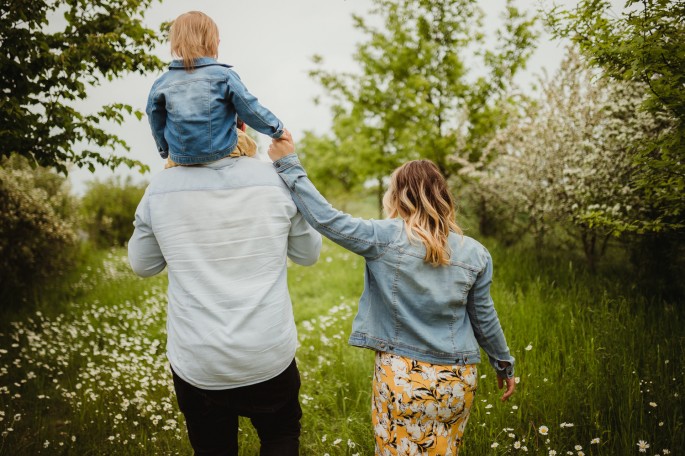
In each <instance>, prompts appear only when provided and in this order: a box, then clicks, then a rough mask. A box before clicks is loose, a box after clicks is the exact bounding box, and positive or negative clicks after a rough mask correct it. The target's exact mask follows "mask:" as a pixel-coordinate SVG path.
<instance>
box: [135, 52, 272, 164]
mask: <svg viewBox="0 0 685 456" xmlns="http://www.w3.org/2000/svg"><path fill="white" fill-rule="evenodd" d="M230 68H231V66H230V65H225V64H222V63H218V62H217V61H216V60H215V59H212V58H209V57H202V58H199V59H195V69H194V70H193V71H192V72H188V71H186V70H185V68H184V67H183V62H182V61H181V60H174V61H173V62H172V63H171V65H169V71H167V72H166V73H164V74H163V75H162V76H161V77H160V78H159V79H157V81H155V83H154V84H153V85H152V89H151V90H150V96H149V97H148V102H147V108H146V110H145V111H146V112H147V116H148V120H149V121H150V127H151V128H152V135H153V136H154V138H155V142H156V143H157V150H158V151H159V154H160V155H161V156H162V158H167V157H168V156H169V155H171V159H172V160H173V161H175V162H176V163H178V164H181V165H189V164H198V163H207V162H211V161H215V160H219V159H220V158H223V157H225V156H227V155H228V154H230V153H231V152H232V151H233V149H235V146H236V144H237V143H238V135H237V132H236V114H237V115H238V116H239V117H240V118H241V119H242V120H243V121H245V123H246V124H248V125H249V126H250V127H252V128H254V129H255V130H257V131H258V132H260V133H263V134H265V135H269V136H271V137H272V138H279V137H280V136H281V135H282V134H283V123H281V121H280V120H278V118H277V117H276V116H275V115H274V114H273V113H272V112H271V111H269V110H268V109H266V108H265V107H264V106H262V105H261V104H260V103H259V101H258V100H257V98H255V97H254V95H252V94H251V93H250V92H248V90H247V88H246V87H245V85H244V84H243V83H242V81H241V80H240V77H239V76H238V74H237V73H236V72H235V71H233V70H231V69H230Z"/></svg>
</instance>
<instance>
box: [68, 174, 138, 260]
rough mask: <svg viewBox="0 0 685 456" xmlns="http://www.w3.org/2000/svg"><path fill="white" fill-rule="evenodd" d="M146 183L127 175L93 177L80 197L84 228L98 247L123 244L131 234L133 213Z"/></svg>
mask: <svg viewBox="0 0 685 456" xmlns="http://www.w3.org/2000/svg"><path fill="white" fill-rule="evenodd" d="M145 187H147V184H146V183H138V184H135V183H133V181H132V179H131V178H130V177H127V178H126V179H123V180H122V179H120V178H117V177H111V178H109V179H107V180H105V181H102V182H101V181H97V180H96V181H93V182H90V183H89V184H88V191H87V192H86V194H85V195H84V197H83V199H82V200H81V213H82V215H83V220H84V228H85V230H86V233H87V234H88V237H89V239H90V240H91V241H92V242H93V243H94V244H95V245H96V246H98V247H111V246H123V245H124V244H125V243H126V242H127V241H128V240H129V238H130V237H131V234H133V216H134V214H135V211H136V207H137V206H138V203H139V202H140V199H141V198H142V197H143V194H144V193H145Z"/></svg>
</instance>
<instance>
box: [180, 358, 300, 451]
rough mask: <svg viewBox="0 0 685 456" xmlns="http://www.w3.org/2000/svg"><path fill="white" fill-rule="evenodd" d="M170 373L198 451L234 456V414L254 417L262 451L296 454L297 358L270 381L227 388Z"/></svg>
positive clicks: (235, 431)
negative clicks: (201, 385)
mask: <svg viewBox="0 0 685 456" xmlns="http://www.w3.org/2000/svg"><path fill="white" fill-rule="evenodd" d="M172 372H173V370H172ZM173 376H174V388H175V389H176V399H177V400H178V406H179V407H180V409H181V412H183V415H185V418H186V426H187V427H188V437H189V438H190V444H191V445H192V447H193V450H195V454H196V455H197V456H219V455H221V456H235V455H237V454H238V416H246V417H248V418H250V420H251V421H252V425H253V426H254V427H255V429H256V430H257V434H258V435H259V440H260V442H261V448H260V451H259V454H260V455H261V456H271V455H273V456H291V455H292V456H297V454H298V451H299V446H300V440H299V439H300V418H301V417H302V409H301V408H300V401H299V390H300V372H299V371H298V370H297V365H296V364H295V360H293V362H292V363H291V364H290V366H288V368H287V369H286V370H285V371H284V372H283V373H281V374H279V375H278V376H276V377H274V378H272V379H270V380H267V381H265V382H262V383H257V384H256V385H249V386H243V387H240V388H233V389H227V390H218V391H213V390H203V389H200V388H196V387H194V386H192V385H190V384H188V383H187V382H185V381H184V380H182V379H181V378H180V377H179V376H178V375H176V373H175V372H173Z"/></svg>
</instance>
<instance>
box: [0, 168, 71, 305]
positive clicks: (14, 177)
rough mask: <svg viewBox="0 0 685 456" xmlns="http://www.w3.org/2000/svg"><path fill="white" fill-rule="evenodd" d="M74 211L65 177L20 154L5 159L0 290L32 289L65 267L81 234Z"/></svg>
mask: <svg viewBox="0 0 685 456" xmlns="http://www.w3.org/2000/svg"><path fill="white" fill-rule="evenodd" d="M74 209H75V199H74V198H73V197H72V196H71V195H70V193H69V187H68V185H67V182H66V179H65V178H64V177H63V176H60V175H57V174H56V173H54V172H53V171H51V170H49V169H46V168H41V167H36V168H32V167H31V166H29V163H28V161H27V160H26V159H24V158H21V157H19V156H11V157H9V158H7V159H3V160H2V161H0V294H2V295H7V296H10V295H11V294H13V293H15V292H17V291H30V289H31V288H32V287H34V286H36V285H37V283H38V282H39V281H41V280H42V279H45V278H46V277H49V276H53V275H59V274H61V273H62V272H63V271H65V270H66V268H65V265H67V264H69V263H71V261H72V260H73V258H74V255H73V253H74V251H75V249H74V246H75V244H76V238H77V236H76V231H75V228H74V227H75V226H76V217H75V215H74V214H76V211H75V210H74ZM5 301H6V300H4V299H3V302H5Z"/></svg>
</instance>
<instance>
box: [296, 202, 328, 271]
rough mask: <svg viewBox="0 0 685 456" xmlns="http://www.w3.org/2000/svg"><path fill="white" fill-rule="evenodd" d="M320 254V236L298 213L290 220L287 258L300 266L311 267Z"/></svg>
mask: <svg viewBox="0 0 685 456" xmlns="http://www.w3.org/2000/svg"><path fill="white" fill-rule="evenodd" d="M320 253H321V235H320V234H319V233H317V232H316V231H315V230H314V228H312V227H311V226H309V224H308V223H307V222H306V221H305V219H304V218H303V217H302V214H300V213H299V212H298V213H297V214H295V216H294V217H293V218H292V219H291V220H290V234H288V258H290V259H291V260H293V261H294V262H295V263H297V264H299V265H302V266H311V265H313V264H314V263H316V261H317V260H318V259H319V254H320Z"/></svg>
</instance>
